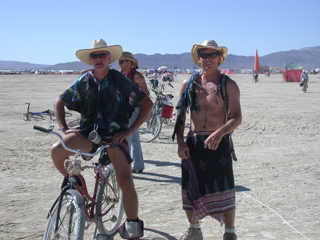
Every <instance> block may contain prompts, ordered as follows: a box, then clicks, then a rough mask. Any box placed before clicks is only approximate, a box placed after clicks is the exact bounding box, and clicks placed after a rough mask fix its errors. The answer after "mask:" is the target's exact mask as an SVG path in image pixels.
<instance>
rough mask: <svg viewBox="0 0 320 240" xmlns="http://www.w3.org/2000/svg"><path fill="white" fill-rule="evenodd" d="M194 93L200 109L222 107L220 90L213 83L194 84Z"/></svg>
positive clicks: (218, 108)
mask: <svg viewBox="0 0 320 240" xmlns="http://www.w3.org/2000/svg"><path fill="white" fill-rule="evenodd" d="M195 92H196V95H197V99H198V103H199V106H200V109H201V110H210V111H212V110H217V111H219V110H221V109H223V100H222V96H221V91H220V89H218V86H217V85H216V84H214V83H211V82H209V83H206V84H205V85H201V86H200V85H199V86H196V90H195Z"/></svg>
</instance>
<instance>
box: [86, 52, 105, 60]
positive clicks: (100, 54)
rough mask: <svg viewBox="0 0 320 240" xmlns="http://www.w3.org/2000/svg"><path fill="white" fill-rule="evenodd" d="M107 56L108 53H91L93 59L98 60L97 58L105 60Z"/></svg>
mask: <svg viewBox="0 0 320 240" xmlns="http://www.w3.org/2000/svg"><path fill="white" fill-rule="evenodd" d="M106 56H107V53H98V54H97V53H91V54H90V57H91V58H92V59H97V58H105V57H106Z"/></svg>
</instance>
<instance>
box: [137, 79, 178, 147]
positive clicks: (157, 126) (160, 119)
mask: <svg viewBox="0 0 320 240" xmlns="http://www.w3.org/2000/svg"><path fill="white" fill-rule="evenodd" d="M170 85H171V84H170ZM171 86H172V85H171ZM172 87H173V86H172ZM152 91H153V92H154V93H155V94H156V101H155V102H154V105H153V108H152V110H151V119H150V121H148V122H144V123H143V124H142V125H141V126H140V128H139V135H140V141H141V142H147V143H149V142H152V141H153V140H154V139H156V138H157V137H158V136H159V134H160V132H161V129H162V124H163V123H165V124H167V123H169V122H171V121H172V120H173V116H174V114H173V106H172V103H171V99H172V98H173V97H174V96H173V95H172V94H163V93H162V92H161V91H159V90H154V89H152Z"/></svg>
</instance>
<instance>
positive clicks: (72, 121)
mask: <svg viewBox="0 0 320 240" xmlns="http://www.w3.org/2000/svg"><path fill="white" fill-rule="evenodd" d="M80 122H81V120H80V118H77V119H75V120H71V121H70V122H68V123H67V126H68V127H70V128H71V127H75V126H78V125H80Z"/></svg>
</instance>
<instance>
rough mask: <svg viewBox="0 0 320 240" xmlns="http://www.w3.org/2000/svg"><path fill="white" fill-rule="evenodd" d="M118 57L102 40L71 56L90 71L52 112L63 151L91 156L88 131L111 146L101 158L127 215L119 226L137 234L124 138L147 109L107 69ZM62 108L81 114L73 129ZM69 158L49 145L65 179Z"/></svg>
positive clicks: (145, 101) (117, 49)
mask: <svg viewBox="0 0 320 240" xmlns="http://www.w3.org/2000/svg"><path fill="white" fill-rule="evenodd" d="M121 54H122V47H121V46H119V45H114V46H107V44H106V43H105V41H104V40H102V39H100V40H95V41H93V43H92V46H91V48H90V49H82V50H79V51H77V52H76V56H77V57H78V58H79V59H80V60H81V61H82V62H84V63H86V64H89V65H93V70H90V71H88V72H86V73H84V74H83V75H81V76H80V77H79V78H78V79H77V81H76V82H75V83H74V84H73V85H72V86H71V87H69V88H68V89H67V90H66V91H65V92H63V93H62V94H61V95H60V96H59V97H58V98H57V99H56V100H55V102H54V110H55V114H56V119H57V122H58V124H59V126H60V129H61V131H62V132H63V133H64V134H65V136H64V137H63V138H64V141H65V142H66V145H67V146H68V147H70V148H75V149H81V150H82V151H84V152H90V151H92V150H94V148H95V145H94V143H93V142H91V141H90V140H88V138H87V137H88V135H89V133H90V132H91V131H93V130H97V132H98V133H99V135H100V136H101V137H102V139H103V140H104V141H110V142H112V143H114V144H115V145H116V147H115V148H108V149H107V152H108V156H109V158H110V160H111V162H112V164H113V166H114V168H115V171H116V175H117V180H118V182H119V186H120V187H121V189H122V192H123V206H124V210H125V212H126V215H127V222H126V224H125V226H127V225H129V226H127V227H128V229H137V231H138V232H139V229H140V230H142V229H141V226H142V225H143V224H142V221H141V220H139V218H138V197H137V193H136V191H135V187H134V183H133V179H132V173H131V161H132V160H131V157H130V154H129V150H128V144H127V140H126V138H128V137H129V136H131V135H132V134H133V133H134V132H135V131H136V130H137V129H138V128H139V126H140V125H141V124H142V123H143V122H144V121H145V119H146V118H147V116H148V114H149V112H150V111H151V109H152V106H153V103H152V101H151V100H150V98H149V97H148V96H146V95H145V93H144V92H143V91H142V90H141V89H140V88H139V87H138V86H137V85H136V84H134V83H133V82H132V81H130V80H129V79H128V78H126V77H125V76H124V75H123V74H122V73H120V72H118V71H116V70H113V69H110V68H109V67H108V66H109V64H111V63H113V62H115V61H116V60H118V59H119V57H120V56H121ZM137 106H139V107H140V113H139V115H138V117H137V119H136V120H135V122H134V123H133V124H132V125H131V127H130V128H129V118H130V117H131V115H132V112H133V111H134V109H135V107H137ZM65 107H67V108H68V109H70V110H75V111H77V112H79V113H80V114H81V124H80V127H79V128H77V129H69V128H68V126H67V124H66V121H65ZM70 155H71V153H70V152H68V151H67V150H65V149H64V148H63V146H62V144H61V142H60V141H57V142H56V143H55V144H53V146H52V148H51V156H52V159H53V162H54V164H55V166H56V167H57V169H58V170H59V171H60V172H61V173H62V174H63V175H64V176H66V177H67V175H68V174H67V172H66V170H65V168H64V161H65V159H67V158H68V157H69V156H70ZM140 233H141V231H140V232H139V233H138V234H137V235H136V237H139V236H140ZM134 237H135V236H134Z"/></svg>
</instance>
